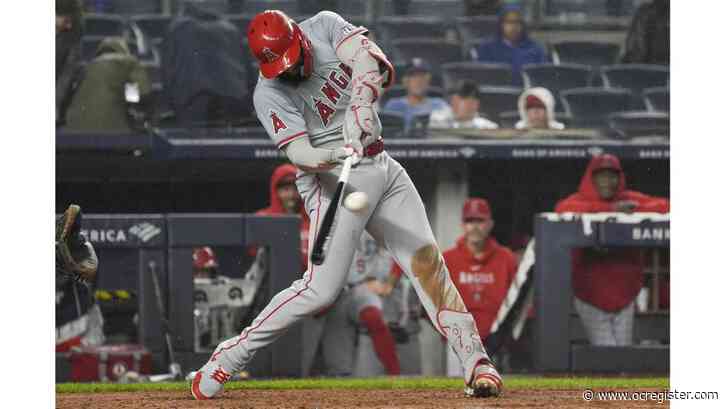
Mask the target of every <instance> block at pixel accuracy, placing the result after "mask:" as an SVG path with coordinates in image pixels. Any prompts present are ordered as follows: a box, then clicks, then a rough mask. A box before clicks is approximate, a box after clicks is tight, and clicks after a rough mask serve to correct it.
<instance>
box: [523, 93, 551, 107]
mask: <svg viewBox="0 0 725 409" xmlns="http://www.w3.org/2000/svg"><path fill="white" fill-rule="evenodd" d="M531 108H544V109H546V104H544V101H542V100H541V99H540V98H539V97H537V96H536V95H528V96H527V97H526V109H531Z"/></svg>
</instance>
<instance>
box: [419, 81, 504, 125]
mask: <svg viewBox="0 0 725 409" xmlns="http://www.w3.org/2000/svg"><path fill="white" fill-rule="evenodd" d="M480 106H481V100H480V97H479V95H478V85H477V84H476V83H475V82H473V81H470V80H463V81H461V82H460V84H459V85H458V88H457V89H456V90H455V92H454V93H453V95H452V96H451V105H450V106H445V107H441V108H439V109H436V110H434V111H433V112H431V114H430V124H429V128H437V129H441V128H443V129H447V128H454V129H458V128H473V129H497V128H498V125H497V124H496V123H495V122H492V121H489V120H488V119H486V118H483V117H482V116H481V115H480V114H479V113H478V108H479V107H480Z"/></svg>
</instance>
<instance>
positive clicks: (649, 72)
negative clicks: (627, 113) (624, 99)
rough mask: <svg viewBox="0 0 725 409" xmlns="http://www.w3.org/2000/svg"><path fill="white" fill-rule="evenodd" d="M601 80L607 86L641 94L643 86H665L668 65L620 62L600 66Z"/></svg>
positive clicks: (668, 76) (668, 72)
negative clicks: (618, 63)
mask: <svg viewBox="0 0 725 409" xmlns="http://www.w3.org/2000/svg"><path fill="white" fill-rule="evenodd" d="M601 75H602V82H603V83H604V86H605V87H607V88H627V89H629V90H631V91H632V93H633V94H635V95H641V94H642V91H643V90H644V89H645V88H652V87H664V86H667V84H668V82H669V79H670V69H669V67H666V66H663V65H650V64H620V65H609V66H604V67H601Z"/></svg>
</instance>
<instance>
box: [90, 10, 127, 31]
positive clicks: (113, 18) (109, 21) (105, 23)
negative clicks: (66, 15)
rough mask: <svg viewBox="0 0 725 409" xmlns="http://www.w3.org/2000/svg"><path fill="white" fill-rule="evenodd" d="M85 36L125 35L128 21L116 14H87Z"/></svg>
mask: <svg viewBox="0 0 725 409" xmlns="http://www.w3.org/2000/svg"><path fill="white" fill-rule="evenodd" d="M83 24H84V32H83V35H84V36H103V37H112V36H123V35H124V33H125V30H126V21H125V20H124V18H123V17H121V16H117V15H114V14H86V15H84V16H83Z"/></svg>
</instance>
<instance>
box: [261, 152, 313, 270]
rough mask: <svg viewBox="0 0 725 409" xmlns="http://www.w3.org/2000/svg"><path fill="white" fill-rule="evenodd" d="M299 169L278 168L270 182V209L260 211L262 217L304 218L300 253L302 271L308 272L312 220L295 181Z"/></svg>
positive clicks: (301, 225)
mask: <svg viewBox="0 0 725 409" xmlns="http://www.w3.org/2000/svg"><path fill="white" fill-rule="evenodd" d="M296 179H297V168H296V167H294V166H292V165H290V164H284V165H280V166H278V167H277V168H276V169H275V170H274V172H273V173H272V177H271V178H270V181H269V207H265V208H264V209H261V210H258V211H257V213H256V214H258V215H262V216H274V215H294V214H297V215H299V216H300V217H301V218H302V221H301V222H300V251H301V253H302V270H301V271H305V270H307V241H308V231H309V227H310V218H309V217H308V216H307V213H306V212H305V208H304V206H302V197H301V196H300V194H299V192H298V191H297V185H295V180H296Z"/></svg>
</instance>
